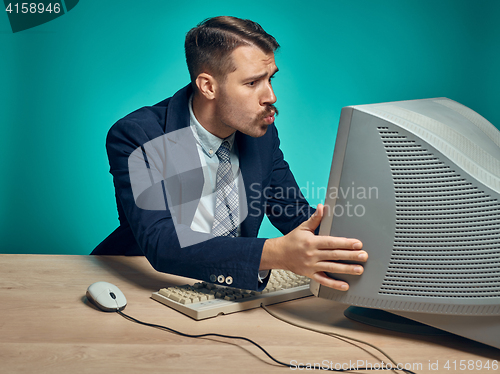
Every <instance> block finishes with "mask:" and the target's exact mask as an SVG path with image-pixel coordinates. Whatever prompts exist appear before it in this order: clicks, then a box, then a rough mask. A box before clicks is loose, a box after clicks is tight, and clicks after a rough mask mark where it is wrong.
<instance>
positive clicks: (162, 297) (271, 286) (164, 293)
mask: <svg viewBox="0 0 500 374" xmlns="http://www.w3.org/2000/svg"><path fill="white" fill-rule="evenodd" d="M309 281H310V279H309V278H307V277H304V276H301V275H297V274H295V273H292V272H291V271H286V270H272V271H271V275H270V278H269V283H268V284H267V286H266V288H265V289H264V290H263V291H262V292H256V291H248V290H242V289H239V288H232V287H226V286H219V285H216V284H212V283H206V282H200V283H196V284H194V285H192V286H191V285H183V286H173V287H168V288H162V289H161V290H159V291H158V292H153V294H152V295H151V298H153V299H154V300H156V301H159V302H160V303H163V304H165V305H167V306H169V307H171V308H174V309H175V310H178V311H179V312H181V313H184V314H186V315H188V316H189V317H191V318H194V319H196V320H200V319H205V318H210V317H215V316H218V315H219V314H228V313H234V312H240V311H243V310H248V309H252V308H258V307H260V305H261V304H264V305H270V304H275V303H280V302H283V301H288V300H293V299H298V298H301V297H306V296H311V295H312V293H311V291H310V290H309Z"/></svg>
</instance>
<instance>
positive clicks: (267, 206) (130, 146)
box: [92, 86, 314, 289]
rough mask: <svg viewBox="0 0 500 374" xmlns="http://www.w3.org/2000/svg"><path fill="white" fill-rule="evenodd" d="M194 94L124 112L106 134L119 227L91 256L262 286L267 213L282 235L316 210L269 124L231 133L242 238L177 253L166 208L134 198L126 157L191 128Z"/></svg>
mask: <svg viewBox="0 0 500 374" xmlns="http://www.w3.org/2000/svg"><path fill="white" fill-rule="evenodd" d="M191 93H192V89H191V87H190V86H186V87H184V88H183V89H181V90H180V91H178V92H177V93H176V94H175V95H174V96H173V97H171V98H168V99H166V100H164V101H162V102H160V103H158V104H156V105H154V106H152V107H144V108H141V109H139V110H137V111H135V112H133V113H131V114H129V115H127V116H126V117H124V118H122V119H121V120H119V121H118V122H117V123H116V124H115V125H113V127H112V128H111V129H110V131H109V133H108V137H107V139H106V149H107V152H108V158H109V163H110V172H111V174H112V175H113V182H114V186H115V194H116V203H117V208H118V216H119V221H120V226H119V227H118V228H117V229H116V230H115V231H114V232H113V233H112V234H111V235H110V236H108V237H107V238H106V239H105V240H104V241H103V242H102V243H101V244H99V245H98V246H97V247H96V248H95V249H94V251H93V252H92V254H95V255H145V256H146V257H147V259H148V260H149V262H150V263H151V264H152V266H153V267H154V268H155V269H156V270H158V271H161V272H165V273H170V274H176V275H181V276H185V277H190V278H195V279H201V280H205V281H210V280H211V279H212V280H213V278H214V275H215V276H216V277H218V276H219V275H223V276H224V277H228V276H231V277H232V278H233V284H232V286H233V287H238V288H244V289H260V288H262V287H263V286H264V284H259V283H258V280H257V273H258V270H259V265H260V259H261V254H262V247H263V245H264V242H265V240H266V239H263V238H257V233H258V231H259V227H260V224H261V222H262V219H263V217H264V214H266V215H268V217H269V219H270V221H271V223H272V224H273V225H274V226H275V227H276V228H278V229H279V230H280V231H281V232H282V233H283V234H286V233H288V232H290V231H291V230H293V229H294V228H295V227H297V226H298V225H300V223H302V222H303V221H305V220H307V219H308V218H309V216H310V215H311V214H312V213H313V212H314V209H312V208H311V207H310V206H309V204H308V203H307V201H306V200H305V199H304V197H303V196H302V194H301V193H300V190H299V187H298V186H297V183H296V182H295V179H294V177H293V175H292V173H291V171H290V169H289V167H288V164H287V163H286V161H285V160H284V158H283V153H282V152H281V150H280V148H279V139H278V133H277V130H276V127H275V126H274V124H273V125H270V126H269V127H268V130H267V132H266V134H265V135H264V136H262V137H259V138H252V137H250V136H248V135H245V134H242V133H240V132H237V133H236V138H235V141H236V142H237V146H238V151H239V162H240V169H241V172H242V176H243V181H244V185H245V191H246V198H247V206H248V216H247V217H246V219H245V220H244V221H243V222H242V223H241V237H238V238H228V237H214V238H211V239H210V240H207V241H203V242H201V243H198V244H194V245H190V246H187V247H184V248H182V247H181V246H180V244H179V240H178V238H177V235H176V231H175V229H174V222H173V219H172V214H171V213H170V211H169V210H168V208H167V209H166V210H146V209H141V208H139V207H138V206H137V204H136V202H135V200H134V196H133V192H132V187H131V181H130V176H129V169H128V158H129V156H130V154H131V153H132V152H133V151H134V150H136V149H137V148H138V147H141V146H143V145H144V144H146V143H148V142H149V141H151V140H152V139H155V138H157V137H160V136H164V135H165V134H168V133H170V132H172V131H176V130H179V129H181V128H186V127H188V126H189V124H190V122H189V120H190V118H189V109H188V101H189V97H190V96H191ZM181 188H182V186H181Z"/></svg>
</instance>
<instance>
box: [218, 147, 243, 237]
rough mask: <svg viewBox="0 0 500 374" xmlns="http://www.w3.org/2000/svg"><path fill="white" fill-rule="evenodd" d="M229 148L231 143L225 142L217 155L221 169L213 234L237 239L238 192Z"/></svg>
mask: <svg viewBox="0 0 500 374" xmlns="http://www.w3.org/2000/svg"><path fill="white" fill-rule="evenodd" d="M229 147H230V146H229V142H228V141H227V140H225V141H224V142H222V144H221V145H220V147H219V149H218V150H217V152H216V153H215V154H216V155H217V157H218V158H219V167H218V169H217V178H216V191H217V197H216V201H215V216H214V223H213V226H212V234H213V235H215V236H230V237H235V236H236V230H237V228H238V214H239V212H238V210H239V209H238V190H237V187H236V181H235V180H234V179H233V172H232V170H231V161H230V160H229Z"/></svg>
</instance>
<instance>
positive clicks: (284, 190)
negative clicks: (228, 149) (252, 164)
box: [264, 126, 318, 235]
mask: <svg viewBox="0 0 500 374" xmlns="http://www.w3.org/2000/svg"><path fill="white" fill-rule="evenodd" d="M272 131H273V134H272V135H273V148H272V152H273V154H272V163H273V166H272V175H271V179H270V183H269V186H268V187H267V188H266V189H265V191H264V194H265V197H266V215H267V216H268V218H269V220H270V221H271V223H272V224H273V225H274V226H275V227H276V228H277V229H278V230H279V231H280V232H281V233H282V234H284V235H285V234H287V233H289V232H290V231H292V230H293V229H295V228H296V227H297V226H299V225H300V224H301V223H302V222H304V221H306V220H307V219H309V217H310V216H311V215H312V214H313V213H314V212H315V209H314V208H312V207H311V206H310V205H309V203H308V202H307V200H306V199H305V197H304V196H303V194H302V192H301V191H300V188H299V186H298V185H297V182H296V181H295V178H294V176H293V174H292V172H291V170H290V167H289V165H288V163H287V162H286V161H285V159H284V156H283V152H282V151H281V149H280V141H279V138H278V132H277V129H276V127H274V126H273V127H272ZM317 231H318V230H317Z"/></svg>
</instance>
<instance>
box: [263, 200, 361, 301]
mask: <svg viewBox="0 0 500 374" xmlns="http://www.w3.org/2000/svg"><path fill="white" fill-rule="evenodd" d="M323 212H324V206H323V205H321V204H319V205H318V207H317V210H316V213H314V215H312V216H311V217H310V218H309V219H308V220H307V221H305V222H304V223H302V224H301V225H300V226H299V227H297V228H296V229H295V230H293V231H292V232H290V233H288V234H287V235H285V236H282V237H279V238H274V239H268V240H266V242H265V244H264V249H263V251H262V258H261V266H260V268H261V269H285V270H291V271H293V272H294V273H296V274H299V275H305V276H307V277H309V278H311V279H313V280H315V281H316V282H318V283H320V284H322V285H324V286H327V287H331V288H334V289H337V290H340V291H347V290H348V289H349V285H348V284H347V283H346V282H344V281H341V280H336V279H332V278H330V277H329V276H328V275H326V274H325V272H328V273H342V274H354V275H360V274H362V273H363V267H362V266H361V265H357V264H345V263H339V262H336V261H339V260H340V261H342V260H349V261H356V262H365V261H366V260H367V259H368V253H366V252H365V251H363V250H361V248H362V247H363V244H362V243H361V242H360V241H359V240H357V239H349V238H340V237H333V236H318V235H315V234H314V231H315V230H316V228H317V227H318V226H319V224H320V223H321V219H322V218H323Z"/></svg>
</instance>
